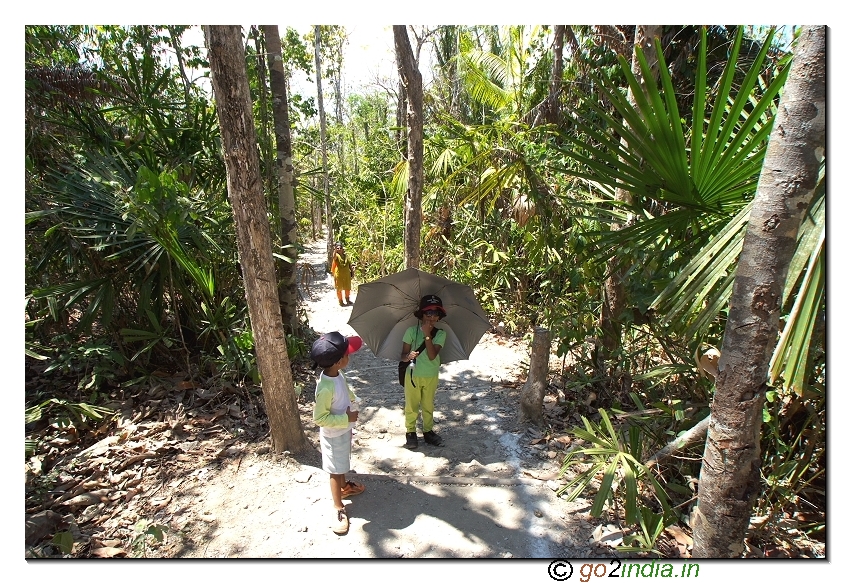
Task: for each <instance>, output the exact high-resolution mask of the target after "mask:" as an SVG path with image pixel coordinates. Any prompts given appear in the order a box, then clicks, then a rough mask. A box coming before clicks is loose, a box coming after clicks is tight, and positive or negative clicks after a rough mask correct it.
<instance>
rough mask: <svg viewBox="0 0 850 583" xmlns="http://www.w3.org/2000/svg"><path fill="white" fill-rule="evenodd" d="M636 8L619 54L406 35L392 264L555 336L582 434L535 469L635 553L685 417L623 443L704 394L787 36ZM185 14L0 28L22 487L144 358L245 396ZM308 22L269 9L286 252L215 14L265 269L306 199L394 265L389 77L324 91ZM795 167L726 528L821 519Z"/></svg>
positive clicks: (307, 233) (244, 361)
mask: <svg viewBox="0 0 850 583" xmlns="http://www.w3.org/2000/svg"><path fill="white" fill-rule="evenodd" d="M657 28H658V31H659V37H658V39H657V43H656V44H654V45H648V46H647V47H645V48H644V49H643V50H635V48H634V47H635V35H636V27H635V26H634V25H631V26H616V27H615V26H597V27H593V26H499V27H496V26H454V25H445V26H437V27H430V28H425V27H418V26H417V27H411V28H410V34H411V38H412V44H413V45H414V48H415V52H416V54H417V55H419V56H420V59H419V67H420V69H422V68H424V67H425V66H428V67H430V68H431V70H429V71H428V75H426V76H425V78H426V83H425V87H424V91H423V97H424V99H423V116H422V117H423V128H424V132H423V133H424V138H423V140H424V155H423V160H422V164H423V168H424V181H423V192H422V229H421V238H420V241H421V247H420V249H421V252H420V253H421V254H420V264H421V265H420V266H421V268H422V269H425V270H428V271H432V272H434V273H437V274H440V275H443V276H445V277H448V278H451V279H454V280H457V281H460V282H463V283H466V284H468V285H470V286H472V287H473V289H475V290H476V292H477V294H478V298H479V300H480V302H481V304H482V306H483V307H484V309H485V310H486V311H487V312H488V313H489V314H491V315H492V321H493V323H494V326H498V327H499V328H500V329H501V330H504V331H505V333H509V334H513V335H518V336H528V338H529V339H530V338H531V333H532V331H533V328H534V327H535V326H542V327H545V328H547V329H549V331H550V332H551V337H552V339H553V350H555V351H557V354H558V355H559V356H560V357H562V361H561V367H560V370H557V371H552V374H551V377H550V379H549V390H550V392H551V393H552V394H553V395H556V396H557V399H558V401H559V403H560V404H561V405H563V408H564V411H565V416H566V417H569V418H570V421H569V422H570V424H571V426H573V427H574V429H573V432H574V435H575V436H576V437H577V438H579V439H581V440H584V442H585V443H586V447H584V448H583V449H582V448H579V449H575V450H574V455H572V456H570V457H568V459H567V461H566V462H565V463H566V464H567V465H572V464H580V465H578V466H576V467H578V468H580V469H581V470H582V471H581V473H580V474H579V478H578V479H577V480H576V481H575V482H574V483H572V484H571V485H570V486H569V488H567V489H566V491H565V493H564V494H565V495H569V494H573V495H578V494H580V493H584V494H585V495H588V494H593V495H594V496H595V503H594V507H593V510H594V512H595V513H596V515H600V514H601V513H602V512H605V511H609V512H614V513H622V516H623V517H624V519H625V520H626V522H627V523H630V524H636V525H639V526H640V527H641V528H640V529H639V530H638V532H639V533H642V534H639V535H634V536H633V539H632V540H631V541H629V543H630V545H631V546H632V547H633V548H635V549H640V550H643V551H650V550H652V549H654V548H655V545H656V540H657V538H658V536H659V534H660V532H661V531H662V530H663V529H664V528H665V527H668V526H671V525H677V524H679V525H682V526H684V527H687V525H688V520H689V518H688V517H689V512H690V510H691V507H692V504H693V503H694V501H695V499H696V483H697V478H698V476H699V475H700V464H701V454H702V449H703V447H704V438H703V440H702V441H700V440H699V439H697V440H696V441H694V442H693V443H691V444H690V445H689V446H688V447H685V448H683V449H680V450H679V451H677V452H675V455H674V456H673V457H666V458H660V459H657V460H650V456H652V454H654V453H656V452H657V451H658V450H660V449H661V448H662V447H664V446H665V445H667V444H668V443H669V442H671V441H672V440H674V439H675V438H676V437H677V436H681V435H683V434H687V432H688V431H689V430H691V429H693V428H694V427H696V426H697V425H698V424H699V423H700V422H701V421H703V420H704V419H705V418H706V417H707V416H708V415H709V406H710V404H711V402H712V397H713V392H714V375H715V374H716V373H717V368H716V362H717V358H718V357H719V349H720V347H721V344H722V339H723V334H724V327H725V324H726V317H727V315H728V311H729V297H730V294H731V291H732V282H733V280H734V276H735V269H736V264H737V258H738V255H739V253H740V252H741V249H742V246H743V238H744V232H745V230H746V227H747V219H748V216H749V212H750V210H751V208H752V202H753V199H754V194H755V192H756V187H757V183H758V178H759V172H760V170H761V167H762V161H763V159H764V156H765V151H766V148H767V143H768V136H769V135H770V132H771V129H772V127H773V123H772V122H773V118H774V115H775V114H776V109H777V104H778V101H779V98H780V95H781V93H782V88H783V84H784V83H785V80H786V77H787V74H788V68H789V63H790V61H791V58H792V54H793V37H794V31H793V30H791V29H780V30H773V29H767V28H762V27H748V26H711V27H706V28H699V27H695V26H662V27H657ZM190 29H193V30H197V29H198V27H188V26H174V25H145V26H94V25H82V26H27V27H26V39H25V42H26V57H25V58H26V62H25V66H26V136H25V140H26V150H25V154H26V158H25V163H26V190H25V197H26V215H25V221H26V239H25V253H26V263H25V271H26V306H25V326H26V346H25V352H26V371H27V385H26V407H27V408H26V412H25V413H26V423H27V435H28V436H29V437H28V439H27V441H26V447H25V455H26V459H27V461H28V463H32V464H37V466H38V467H37V471H36V470H34V473H35V474H37V475H38V476H39V478H38V479H39V480H41V482H40V484H41V486H40V487H42V488H46V489H49V481H50V476H51V467H52V466H51V464H52V462H53V461H55V459H57V457H59V455H60V454H59V450H60V449H61V447H62V444H61V442H60V441H57V439H56V436H57V434H60V435H61V436H62V439H64V440H66V441H67V440H78V439H83V438H84V437H85V435H86V434H88V433H90V432H95V431H97V428H98V427H99V426H101V425H103V424H105V423H108V422H109V419H110V415H111V414H112V410H111V408H110V406H109V403H110V402H111V401H113V400H114V399H115V395H116V393H118V392H120V391H124V390H130V389H132V388H140V387H145V386H147V385H148V384H149V383H150V382H151V380H152V379H155V378H156V376H157V375H161V374H164V373H163V371H167V373H168V374H172V373H174V372H178V371H179V372H182V373H184V374H185V375H186V377H187V378H189V379H191V380H192V381H197V380H199V379H204V382H205V387H207V388H208V389H210V390H213V391H215V390H218V391H233V390H239V391H247V392H251V393H255V394H259V389H258V388H257V385H258V382H259V378H258V371H257V365H256V360H255V355H254V350H253V348H254V339H253V336H252V332H251V324H250V321H249V318H248V309H247V305H246V301H245V294H244V290H243V283H242V279H241V269H240V265H239V261H238V254H237V244H236V235H235V226H234V218H233V212H232V209H231V207H230V203H229V201H228V196H227V176H226V172H225V164H224V159H223V154H222V151H221V134H220V128H219V126H218V119H217V117H216V110H215V107H216V104H215V100H214V97H213V96H212V95H211V91H210V85H209V82H208V78H209V63H208V61H207V52H206V49H205V48H204V47H203V46H197V45H196V44H190V43H187V42H185V41H184V39H185V37H186V36H187V32H188V31H189V30H190ZM320 30H321V43H319V44H318V45H316V43H315V41H316V38H315V32H314V31H313V30H311V31H310V32H308V33H307V34H303V33H300V32H299V31H296V30H295V29H292V28H286V29H285V28H283V27H281V29H280V39H281V45H282V56H283V62H284V70H285V72H286V78H287V102H288V112H289V121H290V127H289V129H290V132H291V150H292V166H293V169H294V174H295V190H294V196H295V204H296V210H295V215H296V222H297V233H298V243H297V244H296V245H295V246H294V249H293V247H292V246H287V244H286V243H285V242H284V240H283V238H282V237H283V234H282V233H283V230H282V228H281V218H280V217H281V212H280V208H279V207H280V198H279V196H278V178H277V159H276V147H277V145H276V144H275V133H274V129H273V126H274V123H275V122H274V116H273V105H274V100H275V99H276V96H274V95H272V93H271V89H270V86H269V79H270V71H269V67H268V65H267V62H266V53H267V47H266V38H265V35H264V34H263V33H262V31H261V30H260V29H259V27H247V28H246V29H245V33H246V35H245V50H246V53H245V62H246V64H247V69H248V75H249V80H250V83H251V90H252V102H253V105H254V120H255V123H256V126H257V134H258V141H259V144H258V145H259V151H260V159H261V165H262V167H261V171H262V177H263V181H264V190H265V194H266V201H267V205H268V216H269V222H270V225H271V233H272V245H273V250H274V253H275V259H276V261H277V268H278V269H281V270H283V269H285V268H286V266H287V265H288V266H289V267H288V268H289V269H290V270H292V269H293V265H295V266H296V268H295V269H296V270H297V265H298V260H297V252H298V250H299V245H301V244H302V243H303V242H304V241H307V240H314V239H316V238H318V237H322V236H323V233H324V232H325V230H326V229H327V228H328V226H327V225H326V217H327V216H328V215H327V210H328V209H332V210H331V214H330V217H331V224H330V233H331V234H332V236H333V238H334V240H337V241H342V242H343V243H344V244H345V246H346V248H347V250H348V252H349V254H350V255H351V256H352V257H353V259H354V262H355V264H356V265H357V279H358V280H359V281H360V282H365V281H369V280H371V279H374V278H376V277H380V276H382V275H386V274H389V273H393V272H395V271H398V270H400V269H403V268H404V261H405V250H404V242H403V237H404V230H405V221H404V216H405V215H404V201H405V192H406V191H407V188H408V176H409V170H410V165H409V163H408V161H407V156H406V152H407V138H406V124H407V122H406V118H405V115H404V112H405V108H406V98H407V96H406V94H405V91H404V87H403V86H401V85H400V84H399V83H398V79H397V78H396V79H376V82H375V83H374V84H371V85H368V86H364V87H361V88H358V89H357V90H352V91H348V90H347V89H346V87H345V85H344V83H343V80H344V72H345V68H346V54H347V53H346V46H347V36H346V34H347V33H346V30H345V28H344V27H341V26H322V27H320ZM387 34H388V35H391V34H392V33H391V32H389V31H388V32H387ZM317 47H318V48H317ZM656 47H657V51H656ZM314 51H318V53H319V56H318V57H316V58H314ZM426 54H427V55H430V57H429V58H427V59H426V58H424V56H425V55H426ZM633 58H635V62H636V63H638V69H637V70H638V71H641V73H642V74H641V75H638V76H637V77H636V75H635V74H634V73H633V70H634V69H633V66H632V61H633ZM656 59H657V63H654V62H653V61H655V60H656ZM316 62H319V63H321V65H320V67H321V71H320V75H321V78H322V79H323V81H324V85H323V87H324V89H325V92H324V101H325V103H319V102H318V100H317V99H316V97H315V94H313V93H311V94H310V95H303V94H299V92H298V90H297V87H298V86H300V85H298V84H294V83H292V80H293V79H295V78H298V79H299V80H300V81H299V82H300V83H301V85H303V84H305V83H306V84H309V85H312V84H313V83H314V82H315V78H316V69H315V63H316ZM426 63H430V64H429V65H426ZM641 66H642V68H641ZM641 77H642V79H643V82H644V83H646V85H645V87H646V88H645V89H643V88H642V87H643V86H642V85H641V79H640V78H641ZM320 108H323V109H324V110H327V112H328V115H327V122H326V126H327V127H326V131H324V132H323V131H322V128H321V127H320V125H321V124H320V120H319V110H320ZM323 134H325V135H324V136H323ZM645 136H652V138H651V139H649V140H643V139H642V137H645ZM323 145H324V146H325V147H324V148H323ZM823 173H824V168H823V167H822V168H821V177H823ZM326 176H327V184H328V187H327V189H326V188H325V177H326ZM820 185H821V186H820V187H819V188H818V190H817V192H816V194H815V199H814V201H813V203H812V205H811V208H810V210H809V212H808V213H807V215H806V217H805V219H804V221H803V224H802V227H801V229H800V232H799V236H798V244H797V248H796V251H795V255H794V259H793V261H792V263H791V265H790V268H789V271H788V276H787V281H786V284H785V288H784V292H783V298H782V301H781V306H782V326H783V328H782V333H781V335H780V337H779V342H778V345H777V347H776V350H775V351H774V357H773V359H772V361H771V367H770V374H769V379H768V382H769V383H770V386H769V390H768V392H767V393H766V395H765V397H766V400H765V403H764V407H763V412H762V431H761V469H760V476H761V484H760V485H759V488H760V492H761V494H760V495H759V497H758V499H757V503H756V508H755V510H754V514H755V515H756V518H754V520H753V522H752V524H753V525H754V528H757V529H761V531H762V532H763V533H764V534H765V536H780V535H778V534H777V533H778V532H780V530H779V529H780V527H784V528H786V530H787V527H788V525H789V524H793V528H795V529H797V530H796V531H795V532H796V533H797V535H798V536H802V537H806V536H808V537H812V538H817V539H820V540H823V537H824V536H825V508H826V507H825V488H826V479H825V475H826V474H825V472H826V457H825V448H826V443H825V441H826V432H825V422H826V413H825V411H826V407H825V403H826V393H825V376H826V353H825V334H824V327H825V312H826V299H825V292H824V279H825V263H824V260H825V259H824V255H825V249H824V248H825V238H824V227H825V190H824V188H823V186H822V185H823V180H821V183H820ZM326 192H327V195H328V199H327V200H326V199H325V195H326ZM623 193H625V194H623ZM293 261H294V263H293ZM300 275H301V274H300V272H299V278H300ZM612 286H613V287H612ZM295 321H296V322H297V324H296V325H294V326H288V327H287V351H288V354H289V356H290V358H291V359H293V360H294V361H297V360H298V359H299V358H300V357H303V355H304V352H305V347H307V346H309V344H310V342H311V341H312V339H313V337H314V336H313V334H314V332H313V331H312V330H310V329H309V326H308V325H307V322H306V319H305V318H304V316H303V314H300V313H298V312H296V314H295ZM234 387H235V389H234ZM46 427H49V428H51V429H50V430H45V428H46ZM591 446H592V447H591ZM32 460H37V461H32ZM597 478H601V480H597Z"/></svg>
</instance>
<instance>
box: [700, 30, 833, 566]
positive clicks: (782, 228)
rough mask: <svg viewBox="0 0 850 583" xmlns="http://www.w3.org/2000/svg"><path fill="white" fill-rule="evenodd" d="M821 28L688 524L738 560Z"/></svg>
mask: <svg viewBox="0 0 850 583" xmlns="http://www.w3.org/2000/svg"><path fill="white" fill-rule="evenodd" d="M825 70H826V27H825V26H804V27H803V28H802V31H801V33H800V37H799V40H798V44H797V47H796V50H795V51H794V58H793V62H792V64H791V71H790V73H789V76H788V80H787V81H786V83H785V88H784V90H783V93H782V97H781V98H780V100H779V108H778V110H777V114H776V119H775V121H774V123H773V130H772V131H771V134H770V140H769V142H768V147H767V152H766V154H765V159H764V165H763V167H762V171H761V175H760V176H759V183H758V188H757V190H756V196H755V200H754V202H753V210H752V212H751V214H750V219H749V223H748V226H747V232H746V235H745V236H744V246H743V248H742V250H741V255H740V257H739V259H738V267H737V271H736V273H735V281H734V283H733V287H732V296H731V299H730V300H729V316H728V319H727V322H726V329H725V331H724V335H723V345H722V347H721V349H720V352H721V356H720V361H719V365H718V375H717V380H716V385H717V388H716V391H715V394H714V401H713V403H712V406H711V422H710V423H709V428H708V439H707V440H706V444H705V454H704V456H703V463H702V469H701V471H700V480H699V502H698V506H697V508H695V510H694V515H693V518H692V520H691V525H692V526H693V529H694V551H693V556H694V557H695V558H707V557H714V558H736V557H740V556H741V554H742V552H743V550H744V536H745V535H746V531H747V526H748V524H749V520H750V515H751V512H752V506H753V502H754V501H755V499H756V497H757V496H758V495H759V493H760V492H761V491H762V488H761V479H760V474H759V467H760V463H761V451H760V448H759V438H760V433H761V423H762V407H763V405H764V394H765V391H766V390H767V382H766V380H767V372H768V367H769V363H770V356H771V354H772V353H773V351H774V349H775V347H776V342H777V335H778V332H779V316H780V309H781V302H782V291H783V287H784V284H785V278H786V275H787V273H788V264H789V262H790V261H791V257H792V256H793V254H794V249H795V246H796V243H797V232H798V230H799V227H800V223H801V222H802V219H803V217H804V216H805V213H806V211H807V209H808V208H809V205H810V204H811V201H812V198H813V195H814V191H815V187H816V185H817V182H818V171H819V166H820V162H821V160H822V159H823V155H824V148H825V137H824V135H825V126H826V83H825Z"/></svg>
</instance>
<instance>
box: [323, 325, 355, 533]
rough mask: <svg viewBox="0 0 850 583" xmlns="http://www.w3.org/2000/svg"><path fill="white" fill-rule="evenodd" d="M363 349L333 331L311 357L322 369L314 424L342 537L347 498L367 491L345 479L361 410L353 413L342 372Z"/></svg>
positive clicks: (352, 400) (337, 530)
mask: <svg viewBox="0 0 850 583" xmlns="http://www.w3.org/2000/svg"><path fill="white" fill-rule="evenodd" d="M361 346H363V341H362V340H361V339H360V337H359V336H349V337H348V338H346V337H345V336H343V335H342V334H340V333H339V332H330V333H328V334H323V335H322V336H320V337H319V338H318V339H317V340H316V341H315V342H314V343H313V347H312V348H311V350H310V358H311V359H312V360H313V362H315V363H316V366H318V367H320V368H321V369H322V372H321V374H320V375H319V378H318V380H317V381H316V404H315V406H314V408H313V421H314V422H315V423H316V425H318V426H319V441H320V443H321V447H322V469H323V470H325V471H326V472H328V474H330V481H331V497H332V498H333V502H334V510H335V512H336V521H335V523H334V525H333V531H334V532H335V533H336V534H340V535H342V534H346V533H347V532H348V527H349V522H348V514H347V513H346V511H345V506H344V505H343V503H342V500H343V498H348V497H349V496H356V495H357V494H362V493H363V491H364V490H365V489H366V487H365V486H363V485H362V484H356V483H354V482H352V481H346V479H345V473H346V472H348V471H350V470H351V427H352V426H353V424H354V422H355V421H357V417H358V415H359V411H357V410H354V411H352V410H351V408H352V404H353V403H355V399H357V396H356V395H355V394H354V391H352V390H351V389H350V388H349V386H348V382H347V381H346V380H345V375H343V374H342V369H344V368H345V367H346V366H348V360H349V355H350V354H352V353H354V352H357V351H358V350H360V347H361ZM355 409H356V408H355Z"/></svg>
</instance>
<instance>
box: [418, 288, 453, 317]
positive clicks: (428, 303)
mask: <svg viewBox="0 0 850 583" xmlns="http://www.w3.org/2000/svg"><path fill="white" fill-rule="evenodd" d="M428 310H437V311H438V312H442V314H443V316H445V315H446V309H445V308H443V300H441V299H440V297H439V296H435V295H434V294H428V295H427V296H422V299H421V300H419V309H418V310H416V311H415V312H413V315H414V316H416V317H417V318H421V317H422V313H423V312H426V311H428ZM441 317H442V316H441Z"/></svg>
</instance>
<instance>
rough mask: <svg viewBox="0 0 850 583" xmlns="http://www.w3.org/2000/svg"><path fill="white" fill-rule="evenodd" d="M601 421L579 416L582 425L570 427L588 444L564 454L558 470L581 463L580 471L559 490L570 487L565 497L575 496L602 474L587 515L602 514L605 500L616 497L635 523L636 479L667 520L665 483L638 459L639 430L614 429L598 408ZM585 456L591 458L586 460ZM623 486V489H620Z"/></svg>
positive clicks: (670, 515)
mask: <svg viewBox="0 0 850 583" xmlns="http://www.w3.org/2000/svg"><path fill="white" fill-rule="evenodd" d="M599 415H600V417H601V421H600V423H598V424H596V423H593V422H592V421H589V420H588V419H587V418H586V417H584V416H582V422H583V423H584V429H581V428H578V427H576V428H573V429H572V433H573V434H574V435H575V436H576V437H578V438H579V439H582V440H584V441H586V442H588V443H589V444H590V445H589V446H588V447H580V448H575V449H572V450H570V452H569V453H568V454H567V456H566V457H565V458H564V462H563V464H562V466H561V473H562V474H564V473H565V472H566V471H567V470H569V469H570V468H572V467H573V466H578V465H580V464H581V465H583V466H585V467H583V468H582V469H581V470H580V471H579V473H578V474H577V475H576V476H575V477H573V478H572V479H571V480H570V481H569V482H568V483H567V485H565V486H564V487H563V488H561V489H560V490H559V491H558V494H559V495H560V494H562V493H564V492H567V491H569V494H568V496H567V499H568V500H575V499H576V498H577V497H578V496H579V495H581V494H583V493H584V491H585V490H586V489H587V487H588V486H589V485H590V484H591V482H592V481H593V480H594V479H595V478H596V477H597V475H598V474H600V473H601V474H602V480H601V482H600V485H599V487H598V489H597V491H596V494H595V495H594V497H593V506H592V507H591V509H590V515H591V516H594V517H598V516H600V515H601V514H602V511H603V509H604V507H605V503H606V502H608V501H611V502H614V501H616V500H618V499H620V498H621V499H622V500H623V501H624V507H625V515H626V522H627V523H629V524H635V523H637V522H638V521H639V518H640V516H642V515H639V514H638V507H639V503H640V502H639V496H641V495H642V494H641V490H642V489H643V488H639V483H640V484H641V485H643V486H644V487H647V488H648V491H649V492H650V493H651V495H652V496H653V499H654V502H655V503H656V504H657V505H658V506H660V508H661V509H662V510H663V512H664V516H665V519H666V520H670V519H672V518H674V512H673V509H672V508H671V506H670V502H669V499H668V496H667V493H666V491H665V489H664V487H663V486H662V485H661V483H660V482H658V480H657V479H656V478H655V476H653V474H652V472H651V471H650V470H649V469H647V467H646V466H645V465H644V464H643V463H641V461H640V459H641V455H642V448H643V442H642V440H641V435H640V430H639V428H638V427H636V426H631V427H629V428H628V431H627V433H626V434H623V433H622V432H621V431H617V430H615V429H614V426H613V425H612V423H611V420H610V419H609V418H608V413H607V412H606V411H605V410H604V409H600V410H599ZM586 458H590V459H589V460H587V461H586ZM623 490H625V492H623Z"/></svg>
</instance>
